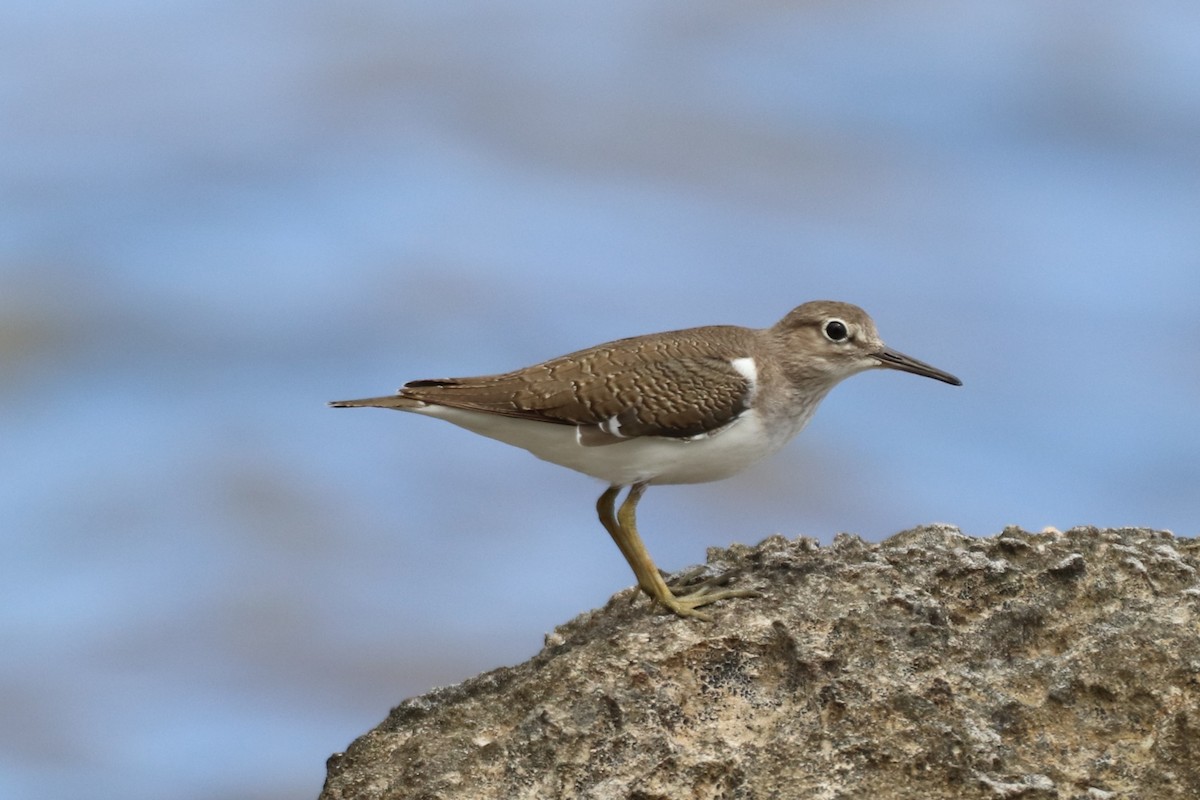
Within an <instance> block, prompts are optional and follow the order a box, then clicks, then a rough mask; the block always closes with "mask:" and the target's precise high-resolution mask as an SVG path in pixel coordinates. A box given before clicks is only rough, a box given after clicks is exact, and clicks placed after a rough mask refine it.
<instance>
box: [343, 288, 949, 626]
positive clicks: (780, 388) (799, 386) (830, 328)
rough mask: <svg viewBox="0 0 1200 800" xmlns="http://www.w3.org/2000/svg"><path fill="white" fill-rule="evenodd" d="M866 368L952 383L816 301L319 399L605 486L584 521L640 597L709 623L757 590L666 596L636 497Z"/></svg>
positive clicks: (768, 434)
mask: <svg viewBox="0 0 1200 800" xmlns="http://www.w3.org/2000/svg"><path fill="white" fill-rule="evenodd" d="M872 369H890V370H898V371H900V372H909V373H912V374H914V375H920V376H924V377H927V378H932V379H935V380H938V381H942V382H944V383H948V384H950V385H952V386H961V385H962V381H960V380H959V379H958V378H956V377H955V376H953V375H951V374H950V373H948V372H944V371H942V370H940V369H938V368H936V367H933V366H931V365H929V364H926V363H925V362H923V361H918V360H917V359H915V358H912V357H911V356H907V355H904V354H903V353H900V352H898V351H896V350H893V349H892V348H890V347H888V346H886V345H885V344H884V343H883V340H882V339H880V337H879V333H878V331H877V330H876V327H875V323H874V321H873V320H872V319H871V317H870V316H869V315H868V314H867V312H865V311H864V310H862V309H861V308H859V307H858V306H856V305H853V304H851V303H845V302H838V301H832V300H818V301H812V302H807V303H804V304H802V305H800V306H797V307H796V308H794V309H792V310H791V311H790V312H788V313H787V314H786V315H785V316H784V317H783V318H782V319H781V320H779V321H778V322H777V323H775V324H774V325H772V326H771V327H769V328H746V327H741V326H734V325H710V326H704V327H698V328H687V329H684V330H674V331H665V332H662V333H651V334H647V335H644V336H634V337H631V338H626V339H618V340H615V341H611V342H607V343H604V344H599V345H596V346H594V347H588V348H586V349H583V350H578V351H576V352H573V353H568V354H567V355H563V356H559V357H557V358H551V359H550V360H548V361H543V362H541V363H539V364H534V365H532V366H528V367H524V368H523V369H517V370H513V371H511V372H504V373H498V374H494V375H483V376H478V377H468V378H437V379H426V380H415V381H410V382H408V383H406V384H404V386H403V387H401V388H400V389H399V390H398V391H397V393H396V394H392V395H385V396H382V397H368V398H363V399H359V400H337V401H333V402H331V403H330V404H329V405H331V406H333V407H335V408H351V407H376V408H388V409H396V410H399V411H407V412H411V413H414V414H421V415H424V416H428V417H435V418H437V419H442V420H445V421H447V422H450V423H453V424H455V425H458V426H460V427H462V428H466V429H467V430H469V431H473V432H474V433H477V434H480V435H483V436H487V437H489V438H492V439H497V440H499V441H502V442H506V443H507V444H510V445H514V446H516V447H520V448H523V449H525V450H527V451H529V452H530V453H532V454H533V455H535V456H537V457H538V458H540V459H543V460H545V461H549V462H552V463H554V464H558V465H561V466H564V467H568V468H570V469H573V470H576V471H578V472H582V473H584V474H586V475H590V476H592V477H594V478H599V479H600V480H602V481H604V482H606V483H607V484H608V488H606V489H605V490H604V492H603V493H602V494H601V495H600V497H599V499H598V500H597V502H596V512H597V515H598V516H599V518H600V523H601V524H602V525H603V526H604V528H605V530H607V531H608V533H609V535H610V536H611V537H612V538H613V541H614V542H615V543H616V545H617V547H618V548H619V549H620V551H621V554H622V555H623V556H624V557H625V560H626V561H627V562H628V563H629V566H630V567H631V568H632V570H633V574H634V577H635V578H636V579H637V584H638V587H639V588H640V589H641V591H643V592H644V593H645V594H647V595H649V597H650V598H651V599H652V600H653V601H654V603H656V604H658V605H660V606H662V607H664V608H665V609H667V610H668V611H670V612H673V613H674V614H676V615H678V616H680V617H697V618H700V619H710V617H709V615H707V614H705V613H704V612H701V611H699V610H698V609H699V608H701V607H703V606H707V605H709V604H711V603H714V602H717V601H722V600H729V599H733V598H743V597H758V596H760V595H759V593H758V592H756V591H754V590H752V589H745V588H736V587H735V588H727V587H728V584H727V582H726V581H721V580H715V581H706V582H704V583H702V584H701V585H700V586H699V587H688V588H689V591H682V590H681V592H680V593H676V592H675V591H673V590H672V588H671V587H670V586H669V585H668V584H667V582H666V580H665V579H664V577H663V573H662V572H660V570H659V569H658V568H657V567H656V566H655V564H654V561H653V560H652V559H651V557H650V553H649V551H648V550H647V549H646V547H645V545H644V543H643V542H642V538H641V536H640V535H639V533H638V529H637V506H638V503H639V502H640V500H641V498H642V495H643V494H644V493H645V491H646V489H647V488H648V487H650V486H657V485H666V484H688V483H705V482H708V481H716V480H721V479H723V478H727V477H729V476H731V475H734V474H735V473H738V472H741V471H742V470H744V469H746V468H747V467H749V466H750V465H752V464H754V463H756V462H758V461H760V460H762V459H763V458H765V457H767V456H769V455H771V454H773V453H775V452H776V451H778V450H779V449H780V448H782V447H783V446H784V445H785V444H786V443H787V442H788V441H789V440H790V439H792V437H794V436H795V435H796V434H798V433H799V432H800V431H801V430H802V429H803V428H804V426H805V425H806V424H807V423H808V421H809V420H810V419H811V418H812V416H813V412H815V411H816V408H817V406H818V404H820V402H821V400H823V399H824V398H825V396H826V395H827V394H828V393H829V391H830V390H831V389H832V388H833V387H834V386H835V385H837V384H838V383H839V382H841V381H842V380H844V379H846V378H848V377H850V376H852V375H855V374H857V373H860V372H865V371H868V370H872ZM625 489H628V492H627V493H626V495H625V499H624V500H623V501H622V502H621V503H620V505H619V506H618V505H617V499H618V497H619V495H620V493H621V492H622V491H623V490H625Z"/></svg>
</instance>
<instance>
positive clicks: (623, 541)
mask: <svg viewBox="0 0 1200 800" xmlns="http://www.w3.org/2000/svg"><path fill="white" fill-rule="evenodd" d="M647 485H648V484H645V483H635V484H634V485H633V486H632V487H630V489H629V494H628V496H626V498H625V502H623V503H621V508H620V510H619V511H617V513H616V516H615V518H614V516H613V513H612V510H613V505H614V503H615V501H616V497H617V493H618V492H619V491H620V487H615V486H614V487H611V488H609V489H608V491H606V492H605V493H604V494H603V495H601V496H600V500H599V501H598V502H597V503H596V507H597V510H598V511H599V513H600V522H601V523H603V525H604V527H605V529H607V530H608V532H609V534H610V535H611V536H612V538H613V541H615V542H616V543H617V547H619V548H620V550H621V554H622V555H623V556H625V560H626V561H628V562H629V566H630V567H631V568H632V569H633V574H634V575H635V576H636V577H637V581H638V586H640V587H641V588H642V591H644V592H645V593H646V594H648V595H650V597H651V598H652V599H653V600H654V601H655V602H657V603H659V604H661V605H663V606H666V607H667V609H669V610H670V611H672V612H674V613H675V614H678V615H679V616H681V617H698V618H700V619H708V616H707V615H706V614H702V613H700V612H699V611H697V610H696V609H697V608H699V607H700V606H704V605H708V604H709V603H713V602H716V601H717V600H726V599H729V598H731V597H758V596H759V594H758V592H755V591H753V590H750V589H722V590H720V591H713V590H712V589H711V588H710V587H702V588H700V589H697V590H696V591H694V592H691V593H689V594H685V595H680V596H676V595H675V594H674V593H672V591H671V590H670V588H669V587H668V586H667V584H666V582H665V581H664V580H663V578H662V575H661V574H660V573H659V571H658V568H657V567H656V566H654V561H653V559H651V558H650V553H649V552H648V551H647V550H646V546H645V545H644V544H643V543H642V537H641V536H639V535H638V531H637V504H638V501H639V500H641V499H642V495H643V494H644V493H645V491H646V486H647Z"/></svg>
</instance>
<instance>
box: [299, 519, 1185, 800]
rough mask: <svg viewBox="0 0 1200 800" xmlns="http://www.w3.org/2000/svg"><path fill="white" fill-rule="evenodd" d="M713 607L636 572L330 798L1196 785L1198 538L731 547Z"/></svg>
mask: <svg viewBox="0 0 1200 800" xmlns="http://www.w3.org/2000/svg"><path fill="white" fill-rule="evenodd" d="M709 565H710V568H711V570H712V572H722V571H724V570H727V569H740V570H743V572H742V573H741V574H740V575H739V576H738V577H737V579H736V580H737V582H738V585H747V586H753V587H755V588H759V589H761V590H762V591H763V593H764V595H765V596H764V597H763V598H761V599H745V600H734V601H727V602H724V603H720V604H718V605H716V606H714V607H711V608H710V610H711V613H712V615H713V617H714V621H713V622H711V623H705V622H700V621H696V620H684V619H679V618H676V617H674V616H668V615H666V614H663V613H658V612H656V611H655V610H652V609H650V608H649V607H648V606H647V604H646V602H644V601H639V602H637V603H635V604H631V603H630V596H631V594H632V592H633V590H632V589H631V590H627V591H625V592H623V593H621V594H619V595H617V596H616V597H614V598H613V600H611V601H610V602H609V603H608V605H606V606H605V607H604V608H602V609H599V610H596V611H591V612H588V613H586V614H583V615H581V616H580V617H578V618H576V619H575V620H573V621H571V622H569V623H567V624H566V625H563V626H561V627H560V628H558V629H557V630H555V631H554V632H553V633H552V634H551V635H550V636H548V637H547V642H546V647H545V648H544V649H543V650H542V652H541V653H539V654H538V655H537V656H535V657H534V658H532V659H531V660H529V661H528V662H526V663H524V664H521V665H519V666H516V667H511V668H502V669H497V670H493V671H491V672H488V673H486V674H484V675H480V676H478V677H476V678H472V679H471V680H468V681H466V682H464V683H462V684H459V685H457V686H452V687H449V688H445V689H438V690H435V691H433V692H430V693H429V694H427V695H424V696H422V697H417V698H413V699H411V700H406V701H404V702H403V703H401V704H400V705H399V706H397V707H396V708H395V709H393V710H392V712H391V714H390V715H389V716H388V718H387V719H386V720H385V721H384V722H383V723H382V724H380V725H379V726H378V727H377V728H375V729H374V730H372V731H370V732H368V733H366V734H364V735H363V736H362V737H360V738H359V739H358V740H356V741H355V742H354V743H353V744H352V745H351V746H350V748H349V749H348V750H347V751H346V752H345V753H339V754H337V755H334V756H333V757H331V758H330V759H329V764H328V769H329V773H328V777H327V779H326V783H325V790H324V792H323V793H322V795H321V797H322V798H323V800H352V799H353V800H367V799H368V798H371V799H372V800H374V799H375V798H420V799H422V800H433V799H434V798H437V799H438V800H453V799H455V798H463V799H464V800H465V799H466V798H470V800H480V799H481V798H529V799H530V800H533V799H534V798H537V799H538V800H543V799H544V798H622V799H627V800H667V799H668V798H670V799H671V800H676V799H677V798H703V799H707V798H746V800H754V799H758V798H761V799H762V800H766V799H767V798H785V799H786V798H829V799H830V800H832V799H833V798H847V800H849V798H863V797H869V798H871V799H872V800H886V799H887V798H955V800H962V799H963V798H980V799H981V800H982V799H985V798H987V799H993V798H1026V799H1027V800H1041V799H1042V798H1079V799H1080V800H1085V799H1088V798H1156V799H1157V800H1161V799H1162V798H1195V797H1200V572H1198V570H1200V543H1198V542H1197V540H1193V539H1178V538H1175V537H1173V536H1172V535H1171V534H1170V533H1166V532H1162V531H1151V530H1145V529H1132V528H1123V529H1114V530H1098V529H1096V528H1075V529H1072V530H1069V531H1067V532H1065V533H1060V532H1058V531H1054V530H1047V531H1046V532H1043V533H1040V534H1034V533H1027V532H1024V531H1021V530H1018V529H1015V528H1009V529H1006V530H1005V531H1004V532H1003V533H1001V534H1000V535H998V536H996V537H993V538H989V539H974V538H970V537H967V536H964V535H963V534H962V533H960V532H959V531H958V530H957V529H955V528H952V527H949V526H932V527H924V528H918V529H915V530H911V531H906V532H904V533H900V534H897V535H896V536H893V537H892V538H890V539H888V540H887V541H884V542H881V543H879V544H868V543H866V542H864V541H862V540H861V539H859V538H857V537H854V536H848V535H839V536H838V537H837V538H836V539H835V540H834V542H833V544H832V545H831V546H828V547H819V546H818V545H817V543H816V542H815V541H814V540H811V539H798V540H795V541H788V540H786V539H784V538H782V537H778V536H776V537H771V538H769V539H767V540H766V541H764V542H762V543H761V544H760V545H758V546H757V547H753V548H751V547H743V546H735V547H733V548H730V549H729V550H711V551H710V552H709Z"/></svg>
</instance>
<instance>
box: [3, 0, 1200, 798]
mask: <svg viewBox="0 0 1200 800" xmlns="http://www.w3.org/2000/svg"><path fill="white" fill-rule="evenodd" d="M1197 32H1200V6H1198V5H1196V4H1195V3H1186V2H1169V1H1167V0H1143V1H1142V2H1137V3H1132V2H1112V3H1096V2H1090V1H1088V2H1085V1H1084V0H1075V1H1074V2H1069V1H1068V2H1056V3H1046V2H1042V0H1023V1H1018V2H1009V3H1004V4H982V3H981V4H975V3H957V2H949V1H948V0H929V1H927V2H919V1H918V0H904V1H903V2H891V3H883V2H867V1H865V0H840V2H797V3H770V2H767V3H724V2H691V3H655V2H649V3H648V2H626V1H623V0H616V1H615V2H609V3H604V4H574V3H557V2H523V3H506V4H500V3H444V2H408V3H388V2H378V0H354V1H352V2H345V3H326V2H312V1H311V0H299V1H297V0H291V2H277V1H275V2H273V1H271V0H245V1H244V2H240V3H231V2H201V1H200V0H173V1H172V2H153V3H151V2H137V1H136V0H124V1H121V0H118V1H117V2H112V1H111V0H109V1H108V2H103V3H101V2H84V1H83V0H66V1H65V2H40V3H33V2H28V1H27V0H17V1H16V2H9V3H7V4H6V5H5V8H4V9H3V11H0V376H2V378H0V478H2V480H0V535H2V537H3V538H2V546H3V556H2V561H0V587H2V588H0V597H2V602H0V641H2V642H3V648H2V652H0V796H4V797H12V798H18V797H20V798H76V797H121V798H125V799H126V800H151V799H153V800H164V798H165V799H167V800H176V799H178V800H193V799H195V800H199V799H200V798H204V800H213V798H231V799H232V798H258V799H260V800H274V799H275V798H279V800H282V799H283V798H295V797H310V796H315V795H316V793H317V792H318V791H319V788H320V785H321V780H322V778H323V775H324V759H325V757H326V756H327V755H328V754H329V753H331V752H333V751H335V750H339V749H342V748H344V747H345V746H346V745H347V744H348V743H349V741H350V740H351V739H352V738H353V737H354V736H355V735H357V734H359V733H361V732H363V731H365V730H366V729H368V728H369V727H370V726H372V725H374V724H375V723H377V722H378V721H379V720H380V719H382V717H383V716H384V715H385V714H386V712H387V710H388V708H389V707H390V706H391V705H393V704H395V703H396V702H398V701H399V700H401V699H402V698H404V697H406V696H410V695H414V694H418V693H421V692H423V691H426V690H428V689H429V688H431V687H433V686H436V685H441V684H447V683H452V682H456V681H458V680H461V679H463V678H465V677H467V676H469V675H471V674H474V673H476V672H478V671H480V670H483V669H487V668H490V667H494V666H498V665H502V664H511V663H515V662H518V661H520V660H523V659H525V658H526V657H528V656H530V655H532V654H533V653H534V652H536V650H537V649H538V648H539V647H540V645H541V639H542V635H543V634H544V632H546V631H548V630H550V629H551V628H552V627H553V626H554V625H556V624H558V623H560V622H563V621H565V620H567V619H569V618H570V617H572V616H573V615H575V614H576V613H578V612H580V611H583V610H585V609H588V608H591V607H593V606H596V605H599V604H602V603H603V602H605V600H606V599H607V598H608V597H609V595H610V594H611V593H613V592H615V591H617V590H619V589H622V588H623V587H626V586H629V585H630V584H631V583H632V582H633V580H632V576H631V574H630V573H629V571H628V567H627V566H626V565H625V563H624V562H623V560H622V559H621V557H620V555H619V554H618V552H617V550H616V548H615V547H614V546H613V545H612V543H611V541H610V540H609V539H608V537H607V536H606V535H605V533H604V531H603V530H602V529H601V527H600V525H599V524H598V523H597V521H596V520H595V518H594V516H593V510H592V503H593V502H594V500H595V498H596V496H597V495H598V493H599V491H600V489H601V488H602V487H600V486H599V485H598V484H596V483H595V482H593V481H592V480H590V479H588V478H586V477H584V476H581V475H576V474H574V473H570V472H568V471H565V470H562V469H559V468H557V467H553V466H551V465H548V464H544V463H542V462H539V461H537V460H536V459H534V458H533V457H531V456H529V455H528V454H525V453H523V452H521V451H519V450H515V449H512V448H508V447H506V446H504V445H501V444H498V443H495V442H491V441H488V440H484V439H480V438H478V437H474V436H472V435H470V434H468V433H466V432H464V431H461V430H459V429H456V428H454V427H452V426H449V425H446V424H444V423H439V422H436V421H433V420H427V419H421V418H417V417H411V416H404V415H400V414H394V413H390V412H388V413H385V412H382V411H373V410H356V411H334V410H329V409H327V408H325V406H324V403H325V401H327V400H332V399H340V398H344V397H357V396H365V395H372V394H381V393H386V392H389V391H392V390H394V389H395V387H397V386H399V385H400V383H402V382H403V381H405V380H409V379H414V378H428V377H444V376H449V375H462V374H473V373H479V372H493V371H499V370H505V369H510V368H513V367H518V366H523V365H525V364H527V363H531V362H533V361H537V360H540V359H543V358H547V357H550V356H554V355H558V354H560V353H563V352H566V351H569V350H573V349H576V348H579V347H583V346H587V345H591V344H594V343H597V342H600V341H604V340H607V339H612V338H617V337H620V336H627V335H632V334H639V333H647V332H650V331H655V330H665V329H670V328H676V327H686V326H691V325H700V324H710V323H735V324H746V325H754V326H762V325H769V324H771V323H772V322H774V321H775V320H776V319H777V318H778V317H780V316H781V315H782V314H784V313H785V312H786V311H788V310H789V309H790V308H791V307H792V306H794V305H797V304H799V303H801V302H803V301H805V300H810V299H818V298H835V299H843V300H848V301H852V302H856V303H859V304H860V305H862V306H864V307H865V308H867V309H868V310H869V311H870V312H871V313H872V314H873V315H874V317H875V319H876V321H877V322H878V323H879V326H880V329H881V331H882V333H883V335H884V338H885V339H886V340H887V341H888V343H889V344H891V345H892V346H894V347H896V348H898V349H900V350H902V351H904V352H908V353H910V354H912V355H914V356H917V357H918V358H921V359H924V360H927V361H929V362H931V363H933V364H935V365H937V366H939V367H942V368H944V369H946V370H949V371H951V372H954V373H956V374H958V375H959V376H960V377H962V378H963V380H964V382H965V386H964V387H963V388H961V389H954V388H951V387H948V386H945V385H943V384H938V383H935V382H933V381H928V380H921V379H918V378H915V377H913V376H909V375H900V374H884V373H872V374H869V375H864V376H860V377H857V378H855V379H853V380H851V381H848V382H847V383H846V384H844V385H842V386H841V387H839V388H838V389H836V390H835V391H834V392H833V394H832V395H831V397H830V398H829V400H828V401H827V402H826V404H825V405H824V406H823V407H822V408H821V410H820V412H819V413H818V414H817V416H816V419H815V420H814V422H813V424H812V425H811V426H810V427H809V429H808V430H807V431H806V433H805V434H804V435H803V436H801V437H800V438H799V439H798V440H797V441H796V442H794V443H793V444H792V445H791V446H789V448H787V450H786V451H785V452H784V453H783V454H781V455H780V456H778V457H776V458H775V459H773V460H772V461H770V462H768V463H765V464H762V465H759V466H758V467H757V468H754V469H752V470H750V471H748V472H746V473H744V474H742V475H740V476H738V477H736V478H734V479H731V480H729V481H726V482H724V483H720V484H710V485H707V486H699V487H669V488H662V489H657V490H655V491H652V492H650V493H649V495H648V497H647V500H646V502H644V503H643V504H642V514H641V521H642V528H643V532H644V533H645V535H646V538H647V542H648V545H649V547H650V549H651V551H652V552H653V553H654V554H655V556H656V558H657V560H658V562H659V564H660V565H662V566H663V567H664V568H668V569H678V568H681V567H684V566H686V565H689V564H693V563H697V562H699V561H701V560H702V558H703V555H704V549H705V547H706V546H708V545H726V544H729V543H731V542H745V543H754V542H757V541H759V540H761V539H762V538H764V537H765V536H767V535H769V534H771V533H776V532H778V533H782V534H784V535H786V536H789V537H794V536H798V535H807V536H815V537H818V538H820V539H821V540H823V541H828V540H829V539H831V538H832V536H833V535H834V534H835V533H837V532H838V531H849V532H853V533H858V534H860V535H862V536H864V537H866V538H869V539H873V540H877V539H880V538H883V537H885V536H887V535H888V534H891V533H894V532H896V531H899V530H902V529H904V528H907V527H910V526H912V525H915V524H918V523H927V522H933V521H942V522H948V523H952V524H955V525H958V526H960V527H961V528H962V529H963V530H964V531H966V532H967V533H970V534H974V535H990V534H994V533H997V532H998V531H1000V530H1001V529H1002V528H1003V527H1004V526H1005V525H1009V524H1017V525H1021V526H1024V527H1026V528H1031V529H1041V528H1042V527H1044V526H1048V525H1053V526H1057V527H1060V528H1066V527H1070V526H1073V525H1077V524H1095V525H1101V526H1120V525H1145V526H1153V527H1160V528H1168V529H1172V530H1174V531H1175V532H1176V533H1178V534H1181V535H1188V536H1193V535H1195V534H1196V533H1197V529H1198V527H1200V526H1198V520H1200V513H1198V512H1200V491H1197V488H1198V486H1200V425H1198V424H1197V422H1196V410H1197V404H1198V398H1200V356H1198V353H1200V314H1198V313H1197V304H1198V302H1200V48H1198V47H1197V46H1196V36H1197Z"/></svg>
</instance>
